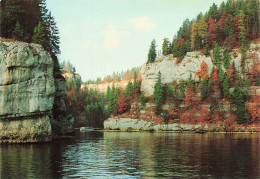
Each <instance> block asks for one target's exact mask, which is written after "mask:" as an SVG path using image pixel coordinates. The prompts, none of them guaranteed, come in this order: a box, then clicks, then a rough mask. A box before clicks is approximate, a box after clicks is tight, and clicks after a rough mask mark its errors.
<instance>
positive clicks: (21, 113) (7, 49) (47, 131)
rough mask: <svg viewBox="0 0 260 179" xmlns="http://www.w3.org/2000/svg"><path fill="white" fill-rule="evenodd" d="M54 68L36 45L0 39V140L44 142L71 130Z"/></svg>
mask: <svg viewBox="0 0 260 179" xmlns="http://www.w3.org/2000/svg"><path fill="white" fill-rule="evenodd" d="M58 68H59V67H58V61H57V59H53V58H51V56H50V54H49V53H47V52H46V51H44V49H43V48H42V46H40V45H37V44H28V43H23V42H0V143H3V142H18V143H24V142H45V141H51V140H52V139H53V138H56V137H61V136H62V135H67V134H68V133H70V132H72V122H73V119H71V118H70V116H69V115H68V114H67V113H66V107H65V103H64V99H65V95H66V86H65V85H66V84H65V80H64V78H63V77H62V75H61V74H60V72H59V70H57V69H58Z"/></svg>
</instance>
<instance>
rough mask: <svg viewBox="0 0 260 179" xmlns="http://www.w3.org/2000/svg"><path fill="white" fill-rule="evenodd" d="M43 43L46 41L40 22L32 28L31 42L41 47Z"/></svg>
mask: <svg viewBox="0 0 260 179" xmlns="http://www.w3.org/2000/svg"><path fill="white" fill-rule="evenodd" d="M45 41H46V37H45V33H44V28H43V26H42V24H41V22H39V24H38V26H36V27H35V28H34V35H33V37H32V42H33V43H38V44H41V45H43V44H44V43H45Z"/></svg>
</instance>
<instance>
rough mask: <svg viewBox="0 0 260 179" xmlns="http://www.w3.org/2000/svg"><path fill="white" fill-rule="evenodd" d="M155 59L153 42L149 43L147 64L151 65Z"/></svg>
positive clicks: (154, 44)
mask: <svg viewBox="0 0 260 179" xmlns="http://www.w3.org/2000/svg"><path fill="white" fill-rule="evenodd" d="M155 59H156V43H155V40H153V41H152V42H151V45H150V49H149V52H148V60H147V63H152V62H153V61H154V60H155Z"/></svg>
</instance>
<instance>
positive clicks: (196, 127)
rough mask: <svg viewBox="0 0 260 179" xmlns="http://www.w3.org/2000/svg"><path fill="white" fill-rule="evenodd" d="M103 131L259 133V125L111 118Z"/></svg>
mask: <svg viewBox="0 0 260 179" xmlns="http://www.w3.org/2000/svg"><path fill="white" fill-rule="evenodd" d="M104 129H105V130H119V131H128V132H131V131H155V132H161V131H172V132H182V131H194V132H197V133H205V132H259V129H260V128H259V125H257V124H256V125H251V126H250V127H249V126H241V125H240V126H239V125H234V126H233V127H232V128H230V126H229V125H226V124H224V123H221V124H214V123H212V124H204V123H199V124H179V123H171V124H165V123H156V122H154V121H146V120H142V119H132V118H119V117H111V118H109V119H107V120H105V121H104Z"/></svg>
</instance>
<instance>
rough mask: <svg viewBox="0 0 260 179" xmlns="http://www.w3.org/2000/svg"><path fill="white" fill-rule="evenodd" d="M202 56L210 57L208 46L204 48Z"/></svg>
mask: <svg viewBox="0 0 260 179" xmlns="http://www.w3.org/2000/svg"><path fill="white" fill-rule="evenodd" d="M204 55H206V56H209V55H210V52H209V45H208V44H207V45H206V46H205V50H204Z"/></svg>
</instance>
